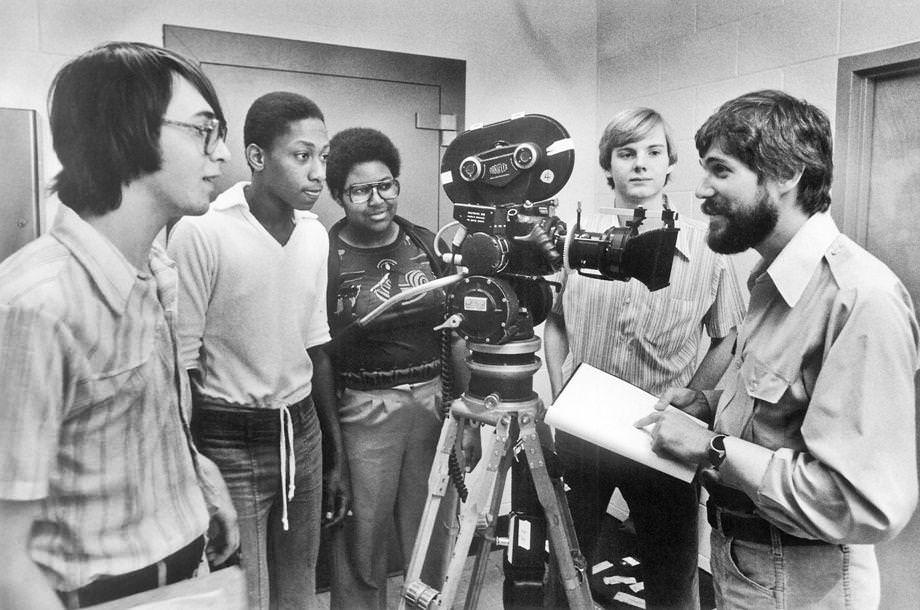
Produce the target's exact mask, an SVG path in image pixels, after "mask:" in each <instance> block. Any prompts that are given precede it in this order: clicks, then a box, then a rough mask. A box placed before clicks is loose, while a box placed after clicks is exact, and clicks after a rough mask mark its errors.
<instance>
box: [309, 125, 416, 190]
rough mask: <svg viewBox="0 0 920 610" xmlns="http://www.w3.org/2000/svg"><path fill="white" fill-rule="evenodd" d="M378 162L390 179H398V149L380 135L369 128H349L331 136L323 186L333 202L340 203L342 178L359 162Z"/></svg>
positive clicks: (343, 188) (342, 185)
mask: <svg viewBox="0 0 920 610" xmlns="http://www.w3.org/2000/svg"><path fill="white" fill-rule="evenodd" d="M368 161H380V162H381V163H383V164H384V165H386V166H387V168H388V169H389V170H390V173H391V174H393V177H394V178H398V177H399V150H397V149H396V146H394V145H393V142H392V141H390V138H388V137H386V136H385V135H384V134H383V133H382V132H380V131H377V130H376V129H371V128H369V127H351V128H349V129H343V130H342V131H340V132H339V133H337V134H335V135H334V136H332V139H331V140H330V141H329V159H328V161H327V163H326V185H327V186H328V187H329V192H330V193H331V194H332V197H333V199H335V200H336V201H341V200H342V195H343V194H344V191H345V179H346V178H348V174H349V173H350V172H351V170H352V169H353V168H354V166H355V165H358V164H359V163H367V162H368Z"/></svg>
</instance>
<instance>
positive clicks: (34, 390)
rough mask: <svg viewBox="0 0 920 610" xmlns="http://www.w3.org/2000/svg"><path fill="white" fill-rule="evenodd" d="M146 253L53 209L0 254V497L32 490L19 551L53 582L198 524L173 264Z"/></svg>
mask: <svg viewBox="0 0 920 610" xmlns="http://www.w3.org/2000/svg"><path fill="white" fill-rule="evenodd" d="M148 263H149V270H145V271H142V272H138V271H137V270H136V269H135V268H134V267H133V266H132V265H131V264H130V263H128V261H127V259H125V258H124V256H123V255H122V254H121V252H119V251H118V250H117V249H116V248H115V247H114V246H113V245H112V243H111V242H109V241H108V240H107V239H105V238H104V237H103V236H102V235H101V234H100V233H98V232H97V231H96V230H95V229H93V228H92V227H91V226H90V225H89V224H87V223H86V222H84V221H83V220H82V219H81V218H80V217H79V216H77V214H76V213H74V212H73V211H72V210H70V209H69V208H67V207H65V206H61V209H60V210H59V211H58V213H57V216H56V219H55V223H54V226H53V228H52V229H51V231H50V232H49V233H48V234H47V235H44V236H42V237H40V238H39V239H37V240H35V241H33V242H31V243H30V244H28V245H26V246H25V247H24V248H22V249H21V250H20V251H18V252H17V253H15V254H14V255H13V256H11V257H10V258H9V259H7V260H6V261H4V263H3V264H2V265H0V346H2V351H0V388H2V389H3V390H2V392H0V421H2V423H3V425H2V426H0V448H2V450H0V498H3V499H4V500H15V501H35V500H43V502H42V508H41V510H40V514H39V516H38V518H37V520H36V522H35V524H34V526H33V528H32V533H31V539H30V550H31V553H32V558H33V560H34V561H35V562H36V564H38V565H39V566H40V567H41V568H42V570H43V571H44V572H45V574H46V575H47V577H48V578H49V580H50V582H51V585H52V586H53V587H54V588H56V589H60V590H72V589H75V588H78V587H81V586H83V585H86V584H88V583H89V582H91V581H93V580H95V579H96V578H97V577H99V576H101V575H112V574H121V573H125V572H130V571H133V570H136V569H138V568H141V567H144V566H147V565H149V564H151V563H154V562H156V561H158V560H160V559H162V558H163V557H165V556H167V555H169V554H171V553H173V552H175V551H176V550H178V549H180V548H182V547H183V546H185V545H186V544H188V543H189V542H190V541H192V540H193V539H195V538H196V537H198V536H199V535H201V534H202V533H203V532H204V531H205V530H206V528H207V525H208V511H207V508H206V506H205V501H204V497H203V496H202V493H201V489H200V488H199V486H198V481H197V477H196V473H195V468H194V463H193V459H192V456H191V452H190V450H189V444H188V437H187V436H186V429H184V422H183V418H182V414H180V411H179V408H180V400H181V402H182V407H183V408H184V409H186V412H185V415H186V416H187V413H188V411H187V410H188V405H189V404H190V403H189V401H190V394H189V390H188V383H187V381H185V375H179V376H178V377H177V375H176V369H175V366H176V357H177V350H176V347H175V346H176V344H175V341H174V338H173V337H174V333H175V329H174V326H175V322H174V316H175V311H176V282H177V279H176V272H175V269H174V267H173V266H172V263H171V262H170V261H169V259H168V258H166V256H165V253H164V252H163V251H162V249H160V248H158V247H157V246H156V245H154V247H153V249H152V251H151V253H150V256H149V259H148ZM177 379H178V383H180V384H181V387H180V388H179V389H178V390H177V386H176V384H177ZM186 421H187V417H186Z"/></svg>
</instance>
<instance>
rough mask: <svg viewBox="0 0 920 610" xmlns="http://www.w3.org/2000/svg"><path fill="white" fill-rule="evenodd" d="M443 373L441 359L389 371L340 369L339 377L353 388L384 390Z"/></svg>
mask: <svg viewBox="0 0 920 610" xmlns="http://www.w3.org/2000/svg"><path fill="white" fill-rule="evenodd" d="M440 373H441V361H440V360H432V361H431V362H426V363H424V364H417V365H414V366H407V367H403V368H401V369H393V370H389V371H365V370H360V371H346V370H340V371H339V373H338V374H339V379H340V381H341V383H342V384H343V385H344V386H345V387H346V388H351V389H352V390H383V389H386V388H392V387H395V386H398V385H403V384H407V383H421V382H423V381H428V380H430V379H432V378H434V377H437V376H438V375H439V374H440Z"/></svg>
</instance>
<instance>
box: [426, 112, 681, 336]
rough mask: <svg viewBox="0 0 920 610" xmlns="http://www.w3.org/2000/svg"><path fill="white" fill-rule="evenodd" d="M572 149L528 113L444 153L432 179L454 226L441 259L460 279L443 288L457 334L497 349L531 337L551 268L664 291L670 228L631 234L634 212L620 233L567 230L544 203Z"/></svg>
mask: <svg viewBox="0 0 920 610" xmlns="http://www.w3.org/2000/svg"><path fill="white" fill-rule="evenodd" d="M574 162H575V152H574V149H573V144H572V140H571V138H570V137H569V134H568V133H567V132H566V130H565V129H564V128H563V127H562V125H560V124H559V123H558V122H557V121H555V120H554V119H552V118H550V117H547V116H544V115H539V114H527V115H522V116H519V117H516V118H512V119H509V120H506V121H501V122H498V123H493V124H490V125H486V126H483V127H479V128H474V129H471V130H469V131H466V132H464V133H462V134H461V135H460V136H458V137H457V138H456V139H455V140H454V141H453V142H452V143H451V145H450V146H449V147H448V148H447V150H446V152H445V153H444V157H443V159H442V162H441V182H442V185H443V187H444V191H445V192H446V193H447V196H448V197H449V198H450V200H451V201H452V202H453V203H454V219H455V220H456V221H458V222H459V224H460V225H461V227H462V228H461V229H460V230H459V231H458V232H457V234H456V235H455V236H454V240H453V248H452V250H453V251H452V253H451V257H450V260H451V262H452V263H454V264H458V265H462V266H463V267H466V269H467V270H468V271H469V275H468V276H467V277H466V278H465V279H464V280H463V281H462V282H460V283H459V284H458V285H456V286H455V287H454V288H453V289H452V290H451V292H450V296H449V313H450V314H451V316H452V317H453V324H452V325H454V326H455V327H456V328H457V330H458V332H459V333H460V335H461V336H463V337H464V338H466V339H467V340H468V341H471V342H481V343H484V344H487V345H502V344H507V343H509V342H511V341H514V340H519V339H522V338H526V337H528V336H532V333H533V326H534V325H535V324H539V323H540V322H542V321H543V320H544V319H545V318H546V315H547V314H548V312H549V309H550V307H551V305H552V299H553V292H552V288H551V283H550V282H549V281H547V280H546V279H545V276H547V275H550V274H552V273H554V272H556V271H558V270H559V269H560V268H562V267H565V268H567V269H574V270H577V271H578V272H579V273H581V274H582V275H586V276H589V277H595V278H598V279H605V280H628V279H630V278H636V279H637V280H639V281H641V282H642V283H644V284H645V285H646V286H647V287H648V288H649V289H650V290H657V289H659V288H663V287H665V286H667V285H668V282H669V277H670V273H671V262H672V260H673V255H674V246H675V243H676V240H677V232H678V229H676V228H674V215H673V212H671V211H670V210H665V212H664V214H665V216H664V217H663V220H664V224H665V226H664V227H662V228H660V229H653V230H650V231H645V232H642V233H640V232H639V227H640V226H641V224H642V222H643V221H644V220H645V211H644V210H643V209H642V208H637V209H636V210H635V211H634V215H633V218H632V220H631V221H629V222H627V223H626V226H623V227H611V228H609V229H607V230H606V231H603V232H599V233H597V232H590V231H583V230H581V228H580V226H579V225H580V213H579V222H576V225H575V226H574V227H573V228H572V230H568V227H567V226H566V224H565V223H564V222H563V221H562V220H561V219H560V218H558V217H557V216H556V215H555V208H556V200H554V199H552V198H553V197H554V196H555V195H556V194H557V193H558V192H559V191H560V190H561V189H562V187H563V186H565V184H566V182H567V181H568V179H569V177H570V176H571V174H572V168H573V166H574Z"/></svg>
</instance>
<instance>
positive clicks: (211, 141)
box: [163, 119, 227, 155]
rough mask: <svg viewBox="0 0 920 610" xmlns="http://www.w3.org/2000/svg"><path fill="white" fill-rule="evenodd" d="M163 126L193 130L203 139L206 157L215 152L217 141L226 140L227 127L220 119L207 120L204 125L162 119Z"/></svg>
mask: <svg viewBox="0 0 920 610" xmlns="http://www.w3.org/2000/svg"><path fill="white" fill-rule="evenodd" d="M163 124H164V125H173V126H174V127H182V128H183V129H189V130H194V131H195V132H196V133H197V134H198V135H199V136H201V137H202V138H204V154H206V155H211V154H213V153H214V151H215V150H217V143H218V142H219V141H221V140H224V141H226V140H227V126H226V125H224V124H223V123H222V122H221V120H220V119H208V121H207V122H206V123H205V124H204V125H195V124H194V123H183V122H182V121H173V120H172V119H163Z"/></svg>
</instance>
